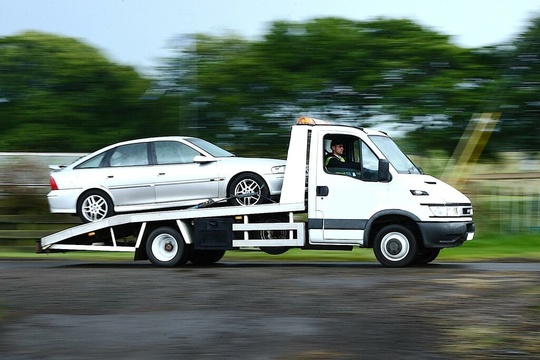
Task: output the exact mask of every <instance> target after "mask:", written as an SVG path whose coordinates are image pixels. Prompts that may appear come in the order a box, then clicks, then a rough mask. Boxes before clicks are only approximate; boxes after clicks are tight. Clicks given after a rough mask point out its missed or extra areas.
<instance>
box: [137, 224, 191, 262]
mask: <svg viewBox="0 0 540 360" xmlns="http://www.w3.org/2000/svg"><path fill="white" fill-rule="evenodd" d="M146 254H147V255H148V259H149V260H150V262H151V263H152V264H154V265H155V266H159V267H171V266H178V265H184V264H185V263H186V262H187V259H188V257H189V247H188V246H187V245H186V243H185V242H184V239H183V238H182V235H181V234H180V233H179V232H178V231H177V230H175V229H173V228H170V227H160V228H157V229H155V230H153V231H152V232H151V233H150V235H148V239H147V240H146Z"/></svg>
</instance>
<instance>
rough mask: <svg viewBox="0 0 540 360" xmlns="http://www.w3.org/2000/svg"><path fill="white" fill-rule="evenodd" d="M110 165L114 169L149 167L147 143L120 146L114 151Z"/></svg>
mask: <svg viewBox="0 0 540 360" xmlns="http://www.w3.org/2000/svg"><path fill="white" fill-rule="evenodd" d="M109 165H110V166H112V167H118V166H141V165H148V146H147V143H138V144H128V145H121V146H118V147H117V148H115V149H113V150H112V154H111V156H110V158H109Z"/></svg>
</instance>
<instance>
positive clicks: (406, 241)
mask: <svg viewBox="0 0 540 360" xmlns="http://www.w3.org/2000/svg"><path fill="white" fill-rule="evenodd" d="M416 249H417V244H416V238H415V236H414V234H413V233H412V232H411V231H410V230H409V229H407V228H406V227H405V226H402V225H387V226H385V227H383V228H382V229H381V230H380V231H379V232H378V233H377V235H376V237H375V241H374V243H373V252H374V253H375V257H376V258H377V260H378V261H379V262H380V263H381V264H383V265H384V266H389V267H402V266H407V265H409V264H411V263H412V262H414V260H415V259H416V256H417V250H416Z"/></svg>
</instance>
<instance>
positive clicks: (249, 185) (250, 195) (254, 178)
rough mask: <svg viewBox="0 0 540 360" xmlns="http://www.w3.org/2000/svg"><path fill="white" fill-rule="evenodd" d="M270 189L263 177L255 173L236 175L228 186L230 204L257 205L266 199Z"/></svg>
mask: <svg viewBox="0 0 540 360" xmlns="http://www.w3.org/2000/svg"><path fill="white" fill-rule="evenodd" d="M269 197H270V191H269V190H268V186H266V183H265V182H264V179H263V178H262V177H260V176H259V175H257V174H242V175H240V176H237V177H236V178H234V179H233V181H232V182H231V185H230V186H229V198H230V200H229V201H230V203H231V205H242V206H246V205H257V204H262V203H264V202H267V201H268V198H269Z"/></svg>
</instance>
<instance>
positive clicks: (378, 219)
mask: <svg viewBox="0 0 540 360" xmlns="http://www.w3.org/2000/svg"><path fill="white" fill-rule="evenodd" d="M419 221H420V219H419V218H418V217H417V216H416V215H414V214H413V213H410V212H408V211H404V210H398V209H395V210H383V211H379V212H377V213H376V214H375V215H373V216H372V217H371V218H370V219H369V221H368V222H367V224H366V227H365V230H364V247H368V248H371V247H373V242H374V240H375V236H377V233H378V232H379V230H381V229H382V228H383V227H384V226H386V225H390V224H400V225H403V226H405V227H407V228H408V229H409V230H410V231H412V233H413V234H414V236H415V238H416V242H417V244H418V246H421V245H422V243H423V242H422V233H421V232H420V228H419V227H418V222H419Z"/></svg>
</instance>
